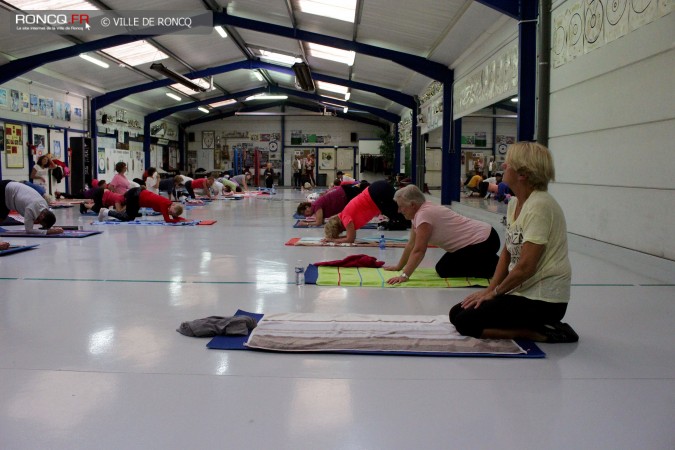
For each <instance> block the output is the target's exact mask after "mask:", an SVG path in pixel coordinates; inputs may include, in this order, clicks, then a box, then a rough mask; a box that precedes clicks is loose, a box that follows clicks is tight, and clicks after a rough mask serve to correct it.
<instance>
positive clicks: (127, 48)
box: [101, 41, 169, 66]
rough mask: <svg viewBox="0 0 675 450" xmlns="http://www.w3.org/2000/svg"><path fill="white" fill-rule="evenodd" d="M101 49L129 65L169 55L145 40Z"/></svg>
mask: <svg viewBox="0 0 675 450" xmlns="http://www.w3.org/2000/svg"><path fill="white" fill-rule="evenodd" d="M101 51H102V52H103V53H106V54H108V55H110V56H112V57H113V58H117V59H119V60H120V61H122V62H123V63H125V64H128V65H130V66H140V65H141V64H145V63H149V62H154V61H160V60H162V59H166V58H168V57H169V56H168V55H167V54H166V53H164V52H162V51H160V50H159V49H157V47H155V46H154V45H151V44H148V42H147V41H136V42H130V43H129V44H123V45H118V46H116V47H110V48H106V49H103V50H101Z"/></svg>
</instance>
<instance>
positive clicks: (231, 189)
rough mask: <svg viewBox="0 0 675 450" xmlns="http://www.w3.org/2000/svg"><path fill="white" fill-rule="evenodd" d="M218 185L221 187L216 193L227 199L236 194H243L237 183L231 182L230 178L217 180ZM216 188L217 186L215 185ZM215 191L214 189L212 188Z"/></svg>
mask: <svg viewBox="0 0 675 450" xmlns="http://www.w3.org/2000/svg"><path fill="white" fill-rule="evenodd" d="M216 181H217V182H218V183H220V187H219V188H218V189H216V192H217V193H219V194H217V195H223V196H225V197H231V196H233V195H234V193H235V192H241V191H242V189H241V188H240V187H239V185H238V184H237V183H235V182H234V181H232V180H230V179H229V178H226V177H222V178H218V179H217V180H216ZM214 186H216V185H215V184H214ZM211 190H213V187H212V188H211Z"/></svg>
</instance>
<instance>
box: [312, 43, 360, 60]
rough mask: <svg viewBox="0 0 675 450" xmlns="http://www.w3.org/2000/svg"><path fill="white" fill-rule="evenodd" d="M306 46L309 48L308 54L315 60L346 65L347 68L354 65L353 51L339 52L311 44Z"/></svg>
mask: <svg viewBox="0 0 675 450" xmlns="http://www.w3.org/2000/svg"><path fill="white" fill-rule="evenodd" d="M307 45H308V47H309V54H310V55H311V56H313V57H315V58H321V59H327V60H330V61H336V62H339V63H342V64H347V65H348V66H353V65H354V58H356V53H354V52H353V51H350V50H340V49H338V48H333V47H328V46H326V45H319V44H314V43H311V42H310V43H309V44H307Z"/></svg>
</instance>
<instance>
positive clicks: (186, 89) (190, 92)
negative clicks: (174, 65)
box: [171, 78, 211, 95]
mask: <svg viewBox="0 0 675 450" xmlns="http://www.w3.org/2000/svg"><path fill="white" fill-rule="evenodd" d="M190 81H192V82H193V83H195V84H196V85H198V86H201V87H203V88H204V89H206V90H210V89H211V83H209V82H208V81H206V80H205V79H204V78H197V79H194V80H190ZM171 87H172V88H174V89H175V90H177V91H180V92H182V93H183V94H185V95H195V94H201V92H199V91H193V90H192V89H190V88H189V87H187V86H185V85H183V84H180V83H176V84H172V85H171Z"/></svg>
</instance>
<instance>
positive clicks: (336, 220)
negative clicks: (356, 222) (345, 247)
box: [323, 216, 345, 239]
mask: <svg viewBox="0 0 675 450" xmlns="http://www.w3.org/2000/svg"><path fill="white" fill-rule="evenodd" d="M343 231H345V227H344V225H342V220H341V219H340V217H339V216H333V217H331V218H330V219H328V221H327V222H326V225H324V227H323V233H324V235H325V236H326V238H328V239H336V238H338V237H339V236H340V233H342V232H343Z"/></svg>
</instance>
